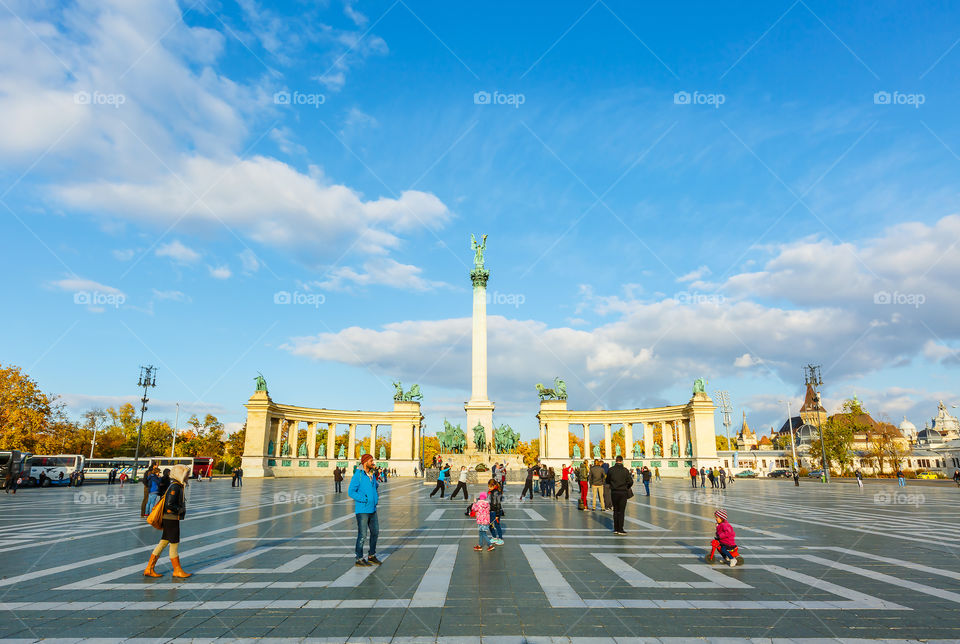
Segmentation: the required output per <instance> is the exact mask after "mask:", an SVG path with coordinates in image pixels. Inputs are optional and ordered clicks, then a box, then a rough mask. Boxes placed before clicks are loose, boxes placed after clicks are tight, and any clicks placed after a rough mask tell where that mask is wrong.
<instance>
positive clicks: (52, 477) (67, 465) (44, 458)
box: [24, 454, 83, 486]
mask: <svg viewBox="0 0 960 644" xmlns="http://www.w3.org/2000/svg"><path fill="white" fill-rule="evenodd" d="M81 470H83V457H82V456H80V455H79V454H53V455H38V456H31V457H30V458H28V459H26V464H25V466H24V473H25V474H26V475H27V476H28V477H29V480H30V483H31V484H33V485H39V484H40V474H41V473H42V474H43V475H44V481H43V485H44V486H48V485H69V483H70V475H71V474H73V473H74V472H79V471H81Z"/></svg>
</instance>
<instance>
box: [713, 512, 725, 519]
mask: <svg viewBox="0 0 960 644" xmlns="http://www.w3.org/2000/svg"><path fill="white" fill-rule="evenodd" d="M713 516H715V517H717V518H718V519H720V520H722V521H726V520H727V511H726V510H717V511H716V512H714V513H713Z"/></svg>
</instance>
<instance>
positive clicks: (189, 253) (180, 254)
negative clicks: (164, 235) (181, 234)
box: [154, 240, 201, 264]
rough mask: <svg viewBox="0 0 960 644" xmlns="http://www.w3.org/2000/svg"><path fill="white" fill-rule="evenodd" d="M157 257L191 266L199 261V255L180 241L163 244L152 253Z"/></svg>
mask: <svg viewBox="0 0 960 644" xmlns="http://www.w3.org/2000/svg"><path fill="white" fill-rule="evenodd" d="M154 254H155V255H156V256H157V257H169V258H170V259H172V260H173V261H175V262H179V263H181V264H192V263H194V262H196V261H197V260H199V259H200V257H201V255H200V253H198V252H197V251H195V250H193V249H192V248H188V247H187V246H185V245H184V244H183V243H182V242H181V241H179V240H174V241H172V242H170V243H169V244H163V245H161V246H159V247H157V250H155V251H154Z"/></svg>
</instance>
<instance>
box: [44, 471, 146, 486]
mask: <svg viewBox="0 0 960 644" xmlns="http://www.w3.org/2000/svg"><path fill="white" fill-rule="evenodd" d="M40 476H43V473H42V472H41V473H40ZM126 482H127V473H126V472H124V473H123V474H121V475H120V489H121V490H122V489H123V484H124V483H126Z"/></svg>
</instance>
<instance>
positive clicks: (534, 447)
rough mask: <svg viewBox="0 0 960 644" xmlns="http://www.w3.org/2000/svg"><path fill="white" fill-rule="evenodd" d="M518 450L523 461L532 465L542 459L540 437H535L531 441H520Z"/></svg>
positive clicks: (528, 465)
mask: <svg viewBox="0 0 960 644" xmlns="http://www.w3.org/2000/svg"><path fill="white" fill-rule="evenodd" d="M517 451H518V452H519V453H520V456H522V457H523V463H524V465H526V466H527V467H530V466H531V465H533V464H534V463H536V462H537V461H538V460H540V439H539V438H534V439H531V440H529V441H520V444H519V445H518V446H517Z"/></svg>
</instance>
